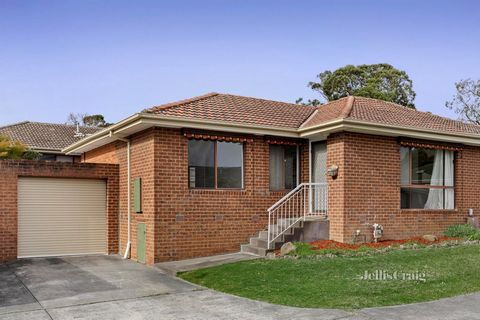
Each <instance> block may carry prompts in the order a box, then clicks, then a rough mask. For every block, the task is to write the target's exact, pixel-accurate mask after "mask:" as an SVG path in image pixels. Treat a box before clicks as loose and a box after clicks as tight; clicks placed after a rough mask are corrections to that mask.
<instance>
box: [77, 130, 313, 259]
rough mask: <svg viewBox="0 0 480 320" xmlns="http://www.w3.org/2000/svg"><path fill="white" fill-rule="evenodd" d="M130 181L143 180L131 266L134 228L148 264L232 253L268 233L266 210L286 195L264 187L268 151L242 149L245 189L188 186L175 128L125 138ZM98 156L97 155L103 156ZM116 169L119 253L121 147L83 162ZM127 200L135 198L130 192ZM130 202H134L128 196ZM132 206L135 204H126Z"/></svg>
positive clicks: (182, 144) (254, 146)
mask: <svg viewBox="0 0 480 320" xmlns="http://www.w3.org/2000/svg"><path fill="white" fill-rule="evenodd" d="M130 139H131V163H132V171H131V175H132V180H133V179H135V178H141V179H142V213H141V214H136V213H133V209H132V226H131V228H132V250H131V257H132V259H134V260H136V259H137V241H136V239H137V234H136V230H137V224H138V223H139V222H145V224H146V227H147V235H146V237H147V241H146V251H147V256H146V263H147V264H153V263H155V262H160V261H169V260H179V259H185V258H192V257H200V256H208V255H213V254H219V253H226V252H236V251H238V250H239V249H240V245H241V244H244V243H248V240H249V237H250V236H252V235H254V234H256V233H257V232H258V231H259V230H263V229H264V228H265V227H266V226H267V219H268V215H267V213H266V209H267V208H268V207H270V206H271V205H272V204H273V203H275V202H276V201H277V200H278V199H280V198H281V197H282V196H283V195H284V194H285V192H284V191H270V188H269V170H268V167H269V144H268V143H267V142H266V141H265V139H264V138H263V137H254V138H253V142H245V143H244V188H243V189H242V190H199V189H190V188H189V187H188V139H187V138H186V137H184V135H183V134H182V132H181V130H179V129H168V128H155V129H149V130H145V131H143V132H140V133H138V134H135V135H133V136H132V137H130ZM102 149H103V150H102ZM112 159H115V160H114V161H115V162H118V163H119V164H120V171H119V172H120V185H121V186H122V187H121V190H120V243H121V244H120V246H121V251H122V252H123V251H124V250H125V245H126V243H127V204H126V198H127V188H126V185H127V172H126V169H127V166H126V143H125V142H115V143H112V144H110V145H107V146H105V147H101V148H98V149H95V150H92V151H90V152H87V153H86V154H85V155H84V160H85V161H92V162H110V161H113V160H112ZM300 172H301V177H300V179H301V181H308V143H306V142H305V144H304V145H302V146H301V147H300ZM132 193H133V192H132ZM132 197H133V195H132ZM132 206H133V198H132Z"/></svg>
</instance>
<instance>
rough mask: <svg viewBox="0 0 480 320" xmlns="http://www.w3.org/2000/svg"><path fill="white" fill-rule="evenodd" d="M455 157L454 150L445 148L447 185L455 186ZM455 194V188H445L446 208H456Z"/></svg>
mask: <svg viewBox="0 0 480 320" xmlns="http://www.w3.org/2000/svg"><path fill="white" fill-rule="evenodd" d="M453 157H454V152H453V151H449V150H445V186H446V187H453V183H454V181H453V175H454V169H453ZM454 202H455V195H454V191H453V188H452V189H445V209H454V208H455V203H454Z"/></svg>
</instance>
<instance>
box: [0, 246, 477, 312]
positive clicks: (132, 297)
mask: <svg viewBox="0 0 480 320" xmlns="http://www.w3.org/2000/svg"><path fill="white" fill-rule="evenodd" d="M479 314H480V295H479V294H474V295H469V296H463V297H456V298H452V299H443V300H440V301H436V302H430V303H421V304H414V305H405V306H398V307H389V308H374V309H363V310H359V311H355V312H346V311H342V310H329V309H299V308H291V307H284V306H277V305H271V304H268V303H262V302H257V301H252V300H248V299H243V298H239V297H234V296H231V295H227V294H223V293H220V292H216V291H212V290H208V289H203V288H200V287H197V286H195V285H191V284H189V283H186V282H184V281H182V280H179V279H177V278H173V277H171V276H169V275H166V274H164V273H162V272H160V271H159V270H157V269H155V268H149V267H145V266H143V265H140V264H138V263H135V262H132V261H124V260H122V259H120V258H119V257H116V256H89V257H68V258H67V257H66V258H45V259H30V260H21V261H19V262H16V263H13V264H9V265H3V266H1V265H0V319H38V320H44V319H101V320H109V319H112V320H121V319H134V320H135V319H162V320H164V319H165V320H169V319H172V320H173V319H209V320H210V319H293V318H301V319H332V320H333V319H345V320H354V319H357V320H365V319H382V320H388V319H392V320H393V319H395V320H409V319H432V320H433V319H448V320H453V319H480V316H479Z"/></svg>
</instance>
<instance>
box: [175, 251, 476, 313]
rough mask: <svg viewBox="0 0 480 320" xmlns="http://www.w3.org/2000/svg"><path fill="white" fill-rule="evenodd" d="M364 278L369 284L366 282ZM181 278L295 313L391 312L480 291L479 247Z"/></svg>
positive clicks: (261, 264)
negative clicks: (302, 310) (321, 309)
mask: <svg viewBox="0 0 480 320" xmlns="http://www.w3.org/2000/svg"><path fill="white" fill-rule="evenodd" d="M395 273H396V274H395ZM365 275H366V276H367V278H368V277H369V278H370V280H364V279H362V277H365ZM388 276H390V277H391V278H396V279H388ZM180 277H181V278H183V279H185V280H188V281H191V282H193V283H196V284H199V285H202V286H206V287H209V288H212V289H215V290H218V291H222V292H226V293H231V294H234V295H238V296H242V297H246V298H251V299H256V300H262V301H266V302H270V303H275V304H282V305H289V306H296V307H324V308H343V309H355V308H365V307H374V306H387V305H396V304H405V303H413V302H420V301H429V300H435V299H439V298H444V297H450V296H455V295H460V294H466V293H471V292H475V291H480V245H479V244H469V245H459V246H452V247H434V248H433V247H427V248H417V249H403V250H402V249H399V250H392V251H388V252H384V253H382V254H373V255H369V254H367V255H358V256H340V257H330V258H327V257H324V258H313V259H312V258H308V257H307V256H303V257H301V258H298V259H294V258H285V259H274V260H263V259H259V260H253V261H246V262H240V263H233V264H227V265H223V266H218V267H213V268H207V269H202V270H197V271H193V272H187V273H183V274H181V275H180ZM375 279H376V280H375ZM381 279H384V280H381Z"/></svg>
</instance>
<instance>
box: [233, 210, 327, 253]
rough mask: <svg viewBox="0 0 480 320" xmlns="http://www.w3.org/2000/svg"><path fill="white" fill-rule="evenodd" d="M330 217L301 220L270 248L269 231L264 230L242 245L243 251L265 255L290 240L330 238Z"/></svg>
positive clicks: (304, 240) (309, 240) (306, 240)
mask: <svg viewBox="0 0 480 320" xmlns="http://www.w3.org/2000/svg"><path fill="white" fill-rule="evenodd" d="M329 225H330V222H329V221H328V219H311V220H310V219H309V220H306V221H299V222H298V223H296V224H295V225H294V226H292V227H291V228H290V229H288V230H287V231H286V232H285V233H284V234H282V235H281V236H279V237H278V238H277V239H275V245H274V248H270V249H268V231H266V230H263V231H260V232H259V233H258V235H257V236H255V237H252V238H250V243H248V244H243V245H241V247H240V248H241V250H240V251H241V252H245V253H250V254H254V255H258V256H261V257H264V256H266V255H267V253H268V252H270V251H273V250H276V249H280V247H281V246H282V245H283V244H284V243H285V242H289V241H300V242H311V241H314V240H328V238H329Z"/></svg>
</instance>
